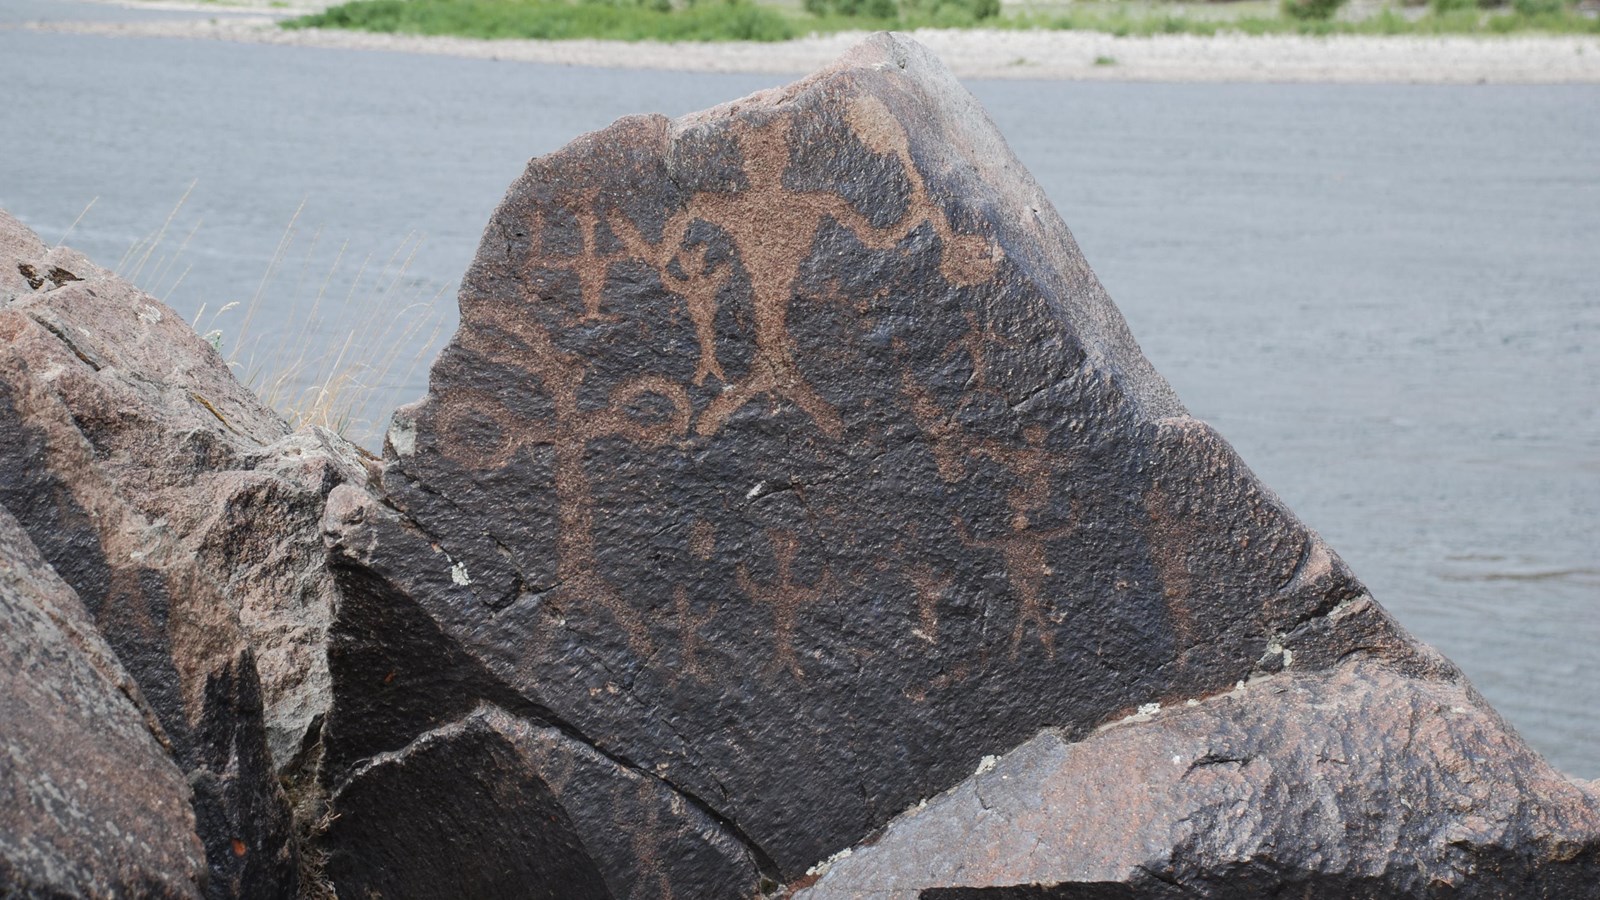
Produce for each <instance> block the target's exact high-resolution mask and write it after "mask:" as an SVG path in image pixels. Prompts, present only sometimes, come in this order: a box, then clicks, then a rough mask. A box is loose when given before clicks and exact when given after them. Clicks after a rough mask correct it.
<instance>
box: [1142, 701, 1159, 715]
mask: <svg viewBox="0 0 1600 900" xmlns="http://www.w3.org/2000/svg"><path fill="white" fill-rule="evenodd" d="M1158 712H1161V704H1159V703H1146V704H1144V705H1143V706H1141V707H1139V715H1141V716H1153V715H1155V714H1156V713H1158Z"/></svg>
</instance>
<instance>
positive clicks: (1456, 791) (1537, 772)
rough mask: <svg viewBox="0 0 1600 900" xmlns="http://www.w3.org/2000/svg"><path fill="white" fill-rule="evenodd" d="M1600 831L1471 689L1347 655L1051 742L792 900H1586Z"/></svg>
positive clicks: (891, 831)
mask: <svg viewBox="0 0 1600 900" xmlns="http://www.w3.org/2000/svg"><path fill="white" fill-rule="evenodd" d="M1597 822H1600V794H1597V793H1596V792H1595V791H1593V790H1586V789H1584V788H1583V787H1580V786H1579V785H1577V784H1574V783H1573V782H1571V781H1569V780H1567V779H1566V778H1564V777H1562V776H1561V775H1560V774H1559V773H1557V772H1554V771H1552V770H1551V769H1550V767H1549V765H1548V764H1546V763H1545V762H1544V760H1542V759H1540V758H1539V757H1538V756H1537V755H1536V754H1534V753H1533V752H1531V751H1530V750H1529V749H1528V748H1527V747H1526V746H1525V745H1524V744H1523V743H1522V741H1521V740H1519V739H1518V738H1517V737H1516V735H1515V734H1513V733H1512V732H1511V731H1509V730H1508V729H1507V728H1506V726H1505V723H1504V722H1502V721H1501V720H1500V717H1499V716H1498V715H1496V714H1495V713H1494V711H1493V710H1491V709H1489V708H1488V707H1487V706H1486V705H1485V704H1484V702H1483V700H1482V699H1481V698H1480V697H1478V695H1477V694H1476V693H1475V692H1473V691H1472V690H1471V689H1470V688H1468V687H1467V686H1465V685H1464V684H1461V683H1459V681H1450V680H1441V679H1418V678H1410V677H1406V676H1404V675H1400V674H1397V673H1396V672H1395V671H1394V670H1393V669H1392V668H1391V667H1388V666H1386V665H1384V664H1382V663H1379V662H1376V661H1373V660H1370V659H1364V658H1359V657H1353V658H1352V659H1350V660H1348V661H1346V662H1344V663H1341V664H1339V665H1338V666H1336V667H1335V668H1334V669H1332V670H1331V671H1325V672H1314V673H1283V674H1280V675H1276V676H1272V677H1270V678H1264V679H1261V680H1259V681H1257V682H1255V683H1252V684H1250V685H1248V686H1245V687H1241V688H1239V689H1237V690H1235V691H1231V692H1229V693H1228V694H1224V695H1221V696H1218V697H1213V698H1211V699H1208V700H1204V701H1200V702H1197V703H1194V704H1193V705H1180V706H1179V707H1177V708H1176V709H1171V710H1165V711H1159V712H1155V713H1151V714H1148V715H1145V716H1137V717H1134V720H1133V721H1129V722H1127V723H1122V724H1118V725H1114V726H1112V727H1109V728H1107V729H1106V730H1104V731H1101V732H1099V733H1097V734H1095V735H1093V736H1091V737H1089V738H1087V739H1085V740H1083V741H1080V742H1078V743H1072V742H1071V741H1070V740H1069V739H1068V738H1067V737H1066V736H1065V735H1063V734H1061V733H1060V732H1059V731H1056V730H1054V729H1051V730H1046V731H1044V732H1043V733H1041V734H1040V735H1039V736H1038V737H1035V738H1033V739H1032V740H1030V741H1029V742H1027V743H1026V744H1023V745H1022V746H1021V747H1019V748H1017V749H1016V750H1014V751H1012V752H1011V753H1009V754H1007V755H1006V756H1004V757H1003V758H1001V759H1000V760H998V761H997V762H996V761H991V764H990V765H989V766H986V767H985V770H984V771H982V772H981V773H980V774H978V775H975V776H973V777H971V778H969V779H968V780H967V781H965V782H963V783H962V784H961V785H959V786H958V787H956V788H954V789H953V790H951V791H950V792H948V793H947V794H944V795H942V796H940V797H938V798H936V799H934V800H931V801H929V802H928V803H927V804H926V805H925V806H923V807H920V808H917V809H914V810H911V811H909V812H907V813H905V814H904V815H902V816H901V817H900V818H898V819H896V820H895V821H894V822H893V823H891V824H890V825H889V827H888V828H887V829H886V830H885V831H884V833H883V834H882V835H881V836H880V837H879V838H878V839H877V840H876V841H874V842H873V843H872V845H871V846H868V847H864V848H862V849H860V850H858V851H856V852H855V853H853V854H851V855H850V856H849V857H847V858H845V859H842V860H839V861H838V862H836V863H835V864H833V865H832V866H831V867H830V868H829V870H828V871H827V874H826V875H824V876H823V877H822V878H821V879H820V880H819V881H818V882H817V883H816V884H815V885H814V886H812V887H810V888H809V889H806V890H802V891H800V892H798V893H797V894H796V895H795V896H796V898H797V900H799V898H805V900H824V898H855V897H874V898H881V900H894V898H917V897H928V898H935V897H937V898H955V897H971V898H979V897H984V898H988V897H1006V896H1018V897H1022V896H1027V897H1085V896H1105V897H1115V896H1123V897H1151V898H1155V897H1218V898H1224V897H1225V898H1252V897H1281V896H1294V897H1316V898H1330V900H1332V898H1354V897H1370V898H1375V900H1376V898H1387V897H1438V896H1448V897H1550V898H1557V897H1584V896H1594V891H1595V886H1594V882H1593V878H1594V874H1595V872H1596V866H1597V865H1600V843H1597V842H1596V834H1597V830H1596V823H1597ZM1029 885H1032V886H1037V887H1033V888H1028V889H1027V891H1024V890H1022V887H1023V886H1029ZM1095 885H1099V886H1100V889H1101V890H1103V891H1105V892H1104V893H1099V894H1095V893H1086V892H1085V891H1089V890H1091V889H1093V886H1095ZM1117 886H1121V890H1122V891H1123V892H1122V893H1116V892H1115V890H1117ZM1006 888H1010V889H1012V890H1013V891H1015V893H1008V892H1007V891H1006V890H1004V889H1006ZM1046 888H1050V889H1048V890H1047V889H1046ZM1028 891H1031V893H1030V892H1028Z"/></svg>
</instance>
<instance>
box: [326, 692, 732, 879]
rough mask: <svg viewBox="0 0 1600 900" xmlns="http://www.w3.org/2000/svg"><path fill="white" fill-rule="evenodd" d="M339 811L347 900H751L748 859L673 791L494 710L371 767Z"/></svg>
mask: <svg viewBox="0 0 1600 900" xmlns="http://www.w3.org/2000/svg"><path fill="white" fill-rule="evenodd" d="M334 806H335V808H336V809H337V810H338V811H339V818H338V819H336V820H335V821H334V823H333V827H332V829H331V830H330V831H329V833H328V836H327V844H328V846H329V847H330V848H331V855H330V857H329V862H328V874H329V875H330V877H331V878H332V879H333V881H334V883H335V884H336V885H337V886H338V889H339V891H340V893H341V895H344V894H349V895H352V896H358V897H366V896H373V895H377V896H384V897H401V896H403V897H418V898H421V897H441V898H444V897H462V896H470V897H482V898H497V897H505V898H526V897H549V898H552V900H585V898H596V900H609V898H613V897H615V898H640V900H644V898H663V897H705V898H730V900H733V898H739V897H752V896H755V895H757V894H758V888H759V878H760V876H759V873H758V871H757V866H756V864H755V861H754V860H752V859H751V858H750V857H749V855H748V854H747V853H746V852H745V850H744V848H743V847H742V846H741V845H740V844H739V842H738V841H737V840H735V839H734V838H732V837H730V836H729V835H728V834H726V833H725V832H724V831H723V830H722V828H721V827H720V826H719V825H718V824H717V823H716V822H714V821H713V820H712V819H710V818H709V817H707V816H706V814H705V813H704V812H703V811H701V810H699V809H697V808H695V807H694V806H692V805H691V804H689V803H688V802H687V801H686V800H685V799H684V798H683V797H682V796H680V795H678V794H676V793H675V792H673V791H672V790H671V789H670V788H669V787H668V786H667V785H665V784H664V783H662V782H661V781H659V780H658V779H656V778H654V777H652V776H649V775H646V774H642V773H639V772H635V771H632V770H630V769H628V768H625V767H623V766H619V765H618V764H617V763H616V762H614V761H612V760H610V759H607V758H606V757H605V756H603V755H602V754H600V753H598V752H596V751H595V749H594V748H592V747H590V746H588V745H586V744H584V743H582V742H580V741H575V740H573V739H572V738H571V737H569V736H568V735H566V734H564V733H562V732H561V731H559V730H557V729H555V728H550V727H541V726H538V725H535V724H532V723H530V722H527V721H525V720H523V719H520V718H518V717H516V716H512V715H510V714H508V713H506V712H505V711H503V710H500V709H497V708H494V707H489V706H486V707H482V708H480V709H478V710H476V711H475V712H473V713H471V714H469V715H468V716H466V717H465V718H463V719H462V720H461V721H459V722H456V723H452V724H450V725H448V726H445V727H443V728H440V729H437V730H434V731H430V732H428V733H427V734H425V735H423V736H422V737H420V738H418V739H417V740H416V741H414V742H412V743H411V744H410V745H409V746H407V747H406V748H404V749H403V750H401V751H399V752H396V753H391V754H384V755H382V756H379V757H377V758H376V759H375V760H374V761H373V762H371V763H370V764H368V765H367V766H365V767H364V768H362V769H361V771H359V772H358V773H356V775H355V776H354V777H353V778H351V779H350V781H349V782H348V783H347V784H346V785H345V786H344V787H342V788H341V789H340V791H339V793H338V794H337V795H336V796H335V797H334Z"/></svg>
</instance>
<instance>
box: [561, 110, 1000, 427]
mask: <svg viewBox="0 0 1600 900" xmlns="http://www.w3.org/2000/svg"><path fill="white" fill-rule="evenodd" d="M846 119H847V121H848V123H849V125H850V127H851V128H852V129H854V130H855V131H856V133H857V135H858V137H860V138H861V139H862V141H863V143H864V144H866V145H867V146H868V147H869V148H870V149H871V150H872V151H873V152H875V153H880V154H892V155H894V156H895V157H896V158H897V159H898V160H899V161H900V163H901V165H902V167H903V168H904V170H905V172H906V176H907V178H908V179H909V181H910V183H911V186H912V191H911V195H910V200H909V203H908V206H907V209H906V212H905V214H904V215H902V216H901V217H900V220H899V221H898V222H896V223H895V224H894V225H891V226H888V227H882V228H880V227H876V226H874V225H873V224H872V223H871V222H870V221H869V220H868V219H867V218H866V217H865V216H863V215H861V214H860V213H859V212H857V211H856V209H855V208H854V207H853V206H851V205H850V203H849V202H848V201H847V200H845V198H843V197H841V196H839V195H838V194H836V193H834V192H832V191H801V190H793V189H790V188H788V187H785V186H784V184H783V173H784V170H785V169H786V168H787V166H788V162H789V155H790V120H789V118H788V117H786V116H778V117H775V118H774V119H773V120H771V121H770V122H768V123H766V124H764V125H762V126H760V127H755V128H751V129H749V130H746V131H744V132H743V133H741V134H739V135H738V136H737V138H738V145H739V148H740V152H741V155H742V157H743V161H744V166H743V173H744V176H745V180H746V185H745V186H744V187H742V188H741V189H739V190H736V191H732V192H718V191H701V192H697V193H695V194H694V195H693V196H692V197H691V198H690V200H689V201H688V203H687V205H686V206H685V207H684V208H683V209H682V210H680V211H678V212H677V213H676V214H674V215H673V216H672V217H671V218H670V219H669V220H668V221H667V223H666V225H665V226H664V227H663V229H662V237H661V240H659V241H656V242H652V241H650V240H648V239H647V238H645V237H644V236H643V235H642V234H640V232H639V230H638V228H637V227H636V226H635V225H634V223H633V222H632V221H631V220H630V219H629V218H628V216H627V215H625V214H616V215H610V214H606V213H603V212H602V211H601V210H600V209H599V208H598V202H599V199H600V198H599V195H598V194H597V193H596V192H592V191H591V192H586V193H584V194H582V195H581V196H580V197H579V198H578V200H577V208H576V209H573V210H572V211H573V212H574V214H575V215H576V217H577V221H578V223H579V228H580V229H581V231H582V244H583V252H582V254H581V257H580V259H579V260H577V261H576V262H575V263H574V265H573V266H572V268H573V270H574V271H575V272H576V273H577V275H578V278H579V284H580V290H581V291H582V293H583V309H584V313H583V317H584V318H585V319H595V318H603V317H604V316H605V315H606V314H605V312H604V310H603V309H602V306H603V298H602V296H601V295H602V292H603V289H604V286H605V280H606V275H607V273H608V272H609V269H610V266H611V265H613V264H615V263H618V262H623V261H626V260H630V259H637V260H641V261H643V262H645V263H646V264H648V265H651V266H653V267H655V268H657V269H658V270H665V269H666V268H667V266H668V265H669V264H670V263H671V262H672V261H673V260H674V259H676V260H677V261H678V263H679V268H681V269H682V270H683V271H684V272H685V273H686V274H685V277H684V278H682V279H676V280H677V281H678V282H679V283H678V284H677V285H676V286H675V287H676V289H678V290H681V291H682V292H683V293H684V296H685V298H686V301H687V304H688V309H689V314H690V318H691V320H692V321H693V322H694V324H695V333H696V337H697V339H698V341H699V345H700V360H699V363H698V364H697V368H696V374H695V383H696V384H700V383H702V382H703V381H704V379H705V378H706V377H707V376H709V375H715V376H717V378H718V379H719V380H721V381H723V382H724V384H726V388H725V389H724V391H723V392H722V394H721V395H719V396H718V397H716V398H715V399H713V400H712V402H711V403H710V405H709V406H708V407H707V408H706V409H705V410H704V411H703V412H702V413H701V414H700V415H699V417H698V419H697V421H696V423H695V431H696V432H697V433H698V434H702V435H710V434H715V433H716V432H717V431H718V430H719V429H720V428H721V427H722V425H723V424H724V423H725V422H726V421H727V420H728V417H729V416H731V415H732V414H733V413H734V412H737V411H738V410H739V408H740V407H742V406H744V405H745V404H746V403H749V402H751V401H752V400H755V399H757V398H759V397H762V396H770V397H773V398H775V399H784V400H788V401H790V402H792V403H794V404H795V405H796V406H798V407H799V408H800V409H801V410H803V411H804V412H805V413H806V414H807V415H808V416H810V418H811V419H812V421H813V422H814V423H815V424H816V425H817V427H818V428H819V429H821V430H822V431H823V433H824V434H827V435H828V436H829V437H835V438H836V437H838V436H839V434H840V432H841V430H842V427H843V424H842V422H841V421H840V419H839V415H838V413H837V411H835V410H834V409H833V408H832V407H831V406H830V405H829V404H828V403H827V402H826V401H824V400H823V399H822V398H821V397H820V396H818V395H817V393H816V392H815V390H814V389H812V388H811V387H810V385H808V384H806V383H805V380H804V379H803V378H802V377H801V375H800V373H799V369H798V367H797V366H796V364H795V360H794V354H793V350H792V348H791V346H790V341H789V335H788V310H789V304H790V301H791V300H792V299H793V297H794V292H795V280H796V279H797V278H798V277H799V274H800V269H801V266H802V265H803V264H804V263H805V261H806V259H807V257H809V256H810V253H811V249H812V247H813V245H814V244H815V242H816V236H817V232H818V230H819V229H820V228H821V227H822V225H823V223H824V222H827V221H829V220H832V221H834V222H837V223H839V224H840V225H842V226H843V227H845V228H847V229H849V230H850V231H851V232H852V233H853V234H854V235H855V237H856V239H857V240H859V241H861V242H862V244H864V245H865V246H867V247H869V248H871V249H874V250H887V249H891V248H893V247H894V246H895V245H896V244H898V243H899V242H901V241H903V240H904V239H905V238H906V237H907V236H908V235H910V234H911V233H912V232H913V231H915V230H916V229H917V228H919V227H921V226H922V225H924V224H929V225H931V226H932V227H933V229H934V232H935V233H936V234H937V235H938V237H939V240H940V242H941V244H940V246H941V257H940V272H941V274H943V276H944V277H945V278H946V279H947V280H948V281H950V282H951V283H953V284H962V285H970V284H976V283H980V282H982V281H985V280H988V279H990V278H993V277H994V275H995V272H996V271H997V270H998V266H999V259H1000V256H1001V250H1000V248H999V246H998V245H996V244H992V243H991V242H990V241H989V240H988V239H986V238H983V237H981V236H977V235H966V234H961V233H959V232H957V231H955V229H954V228H953V227H952V226H951V225H950V223H949V221H948V220H947V218H946V216H945V213H944V210H943V209H942V208H941V207H940V206H939V204H938V203H937V202H936V201H935V200H934V198H933V197H932V196H931V194H930V191H929V189H928V187H927V185H926V183H925V181H924V179H923V178H922V175H921V173H920V172H919V171H918V169H917V167H916V164H915V162H914V160H913V159H912V155H911V150H910V145H909V142H908V138H907V136H906V133H905V130H904V128H903V127H902V126H901V125H900V124H899V123H898V122H897V121H895V119H894V118H893V115H892V114H891V113H890V112H889V111H888V110H887V109H885V108H883V107H882V104H881V102H879V101H877V100H876V99H875V98H870V97H868V98H858V100H857V101H856V102H855V104H853V105H852V106H851V107H850V109H849V110H848V112H847V114H846ZM697 221H699V222H705V223H708V224H710V225H713V226H715V227H716V228H717V229H719V230H720V231H721V232H722V233H723V234H724V235H726V236H727V238H728V239H729V241H730V242H731V243H732V245H733V250H734V252H735V254H736V256H737V258H738V259H739V261H740V264H741V266H742V268H743V271H744V272H745V273H746V274H747V275H748V277H749V278H750V281H751V290H752V293H753V295H754V296H753V299H754V306H755V322H754V328H755V344H756V353H757V360H756V364H755V365H753V366H752V367H751V371H750V373H749V374H748V375H747V376H746V377H745V378H744V379H743V380H742V381H740V382H737V383H733V382H729V381H728V380H727V378H726V376H725V375H724V374H723V373H722V368H721V366H720V365H719V363H718V362H717V359H716V346H715V337H716V334H715V329H714V322H715V316H716V296H717V293H718V291H720V290H721V288H722V286H723V283H724V281H725V279H726V278H727V276H728V271H727V268H731V263H724V264H723V266H719V267H708V266H706V265H705V255H706V247H705V245H704V244H701V245H699V246H698V247H696V248H693V250H691V249H690V248H688V247H687V246H686V239H687V237H688V232H689V228H690V227H691V226H692V225H693V224H694V223H695V222H697ZM602 227H604V228H606V229H607V231H608V232H609V234H610V235H612V236H613V237H614V238H615V239H616V240H615V243H616V247H615V248H614V249H612V250H609V251H602V250H601V249H600V245H601V244H602V243H603V242H602V240H601V234H600V229H601V228H602ZM686 251H688V252H686ZM695 251H697V252H695ZM549 262H550V260H543V261H541V264H548V263H549ZM719 272H720V274H719Z"/></svg>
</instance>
